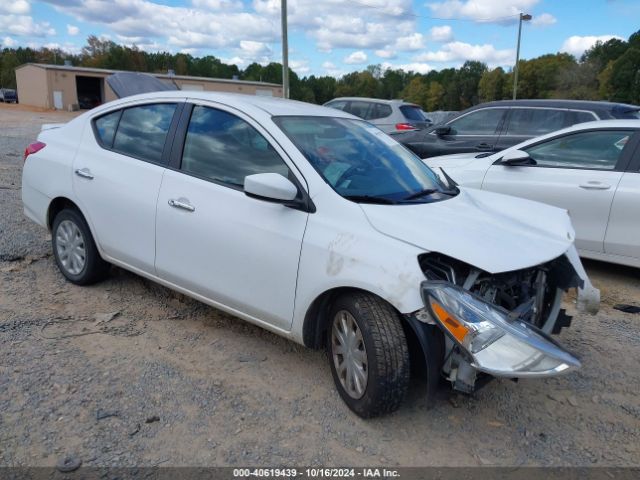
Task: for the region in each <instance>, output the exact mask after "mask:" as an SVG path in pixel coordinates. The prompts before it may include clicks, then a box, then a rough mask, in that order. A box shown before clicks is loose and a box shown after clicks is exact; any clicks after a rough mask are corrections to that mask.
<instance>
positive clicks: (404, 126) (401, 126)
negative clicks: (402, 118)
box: [396, 123, 417, 130]
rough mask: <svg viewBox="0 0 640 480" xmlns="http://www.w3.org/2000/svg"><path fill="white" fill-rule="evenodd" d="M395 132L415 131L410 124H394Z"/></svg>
mask: <svg viewBox="0 0 640 480" xmlns="http://www.w3.org/2000/svg"><path fill="white" fill-rule="evenodd" d="M396 130H417V129H416V127H414V126H413V125H411V124H410V123H396Z"/></svg>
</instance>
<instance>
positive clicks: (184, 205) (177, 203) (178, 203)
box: [168, 198, 196, 212]
mask: <svg viewBox="0 0 640 480" xmlns="http://www.w3.org/2000/svg"><path fill="white" fill-rule="evenodd" d="M168 203H169V205H170V206H172V207H173V208H181V209H182V210H186V211H187V212H195V210H196V207H194V206H193V205H191V204H190V203H189V200H187V199H186V198H179V199H178V200H174V199H173V198H170V199H169V202H168Z"/></svg>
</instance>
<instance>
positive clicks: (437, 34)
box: [429, 25, 453, 42]
mask: <svg viewBox="0 0 640 480" xmlns="http://www.w3.org/2000/svg"><path fill="white" fill-rule="evenodd" d="M429 38H430V39H431V40H433V41H434V42H450V41H451V40H453V29H452V28H451V27H450V26H449V25H442V26H439V27H433V28H432V29H431V30H429Z"/></svg>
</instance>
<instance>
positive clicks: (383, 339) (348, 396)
mask: <svg viewBox="0 0 640 480" xmlns="http://www.w3.org/2000/svg"><path fill="white" fill-rule="evenodd" d="M344 312H348V313H349V314H350V315H351V318H352V319H353V320H355V324H356V325H357V328H358V329H359V330H360V333H361V337H362V342H361V343H364V350H366V352H364V353H365V354H366V359H367V363H366V374H367V377H366V388H364V393H362V394H361V396H360V397H359V398H356V397H354V395H353V393H354V392H352V393H349V392H348V391H347V389H346V388H345V386H343V381H345V379H341V376H344V377H346V376H347V375H348V374H347V375H345V373H344V372H345V370H344V369H343V370H342V374H341V376H339V373H338V369H337V366H336V363H337V362H339V361H340V358H341V356H340V354H337V357H336V356H334V349H335V350H336V352H337V351H340V350H338V349H339V348H340V347H339V345H338V343H339V341H338V342H336V338H334V336H333V334H332V332H333V329H334V325H335V324H336V322H338V323H340V322H341V319H343V318H348V316H345V313H344ZM329 315H330V316H329V326H328V329H327V349H328V354H329V355H328V356H329V364H330V366H331V373H332V375H333V380H334V382H335V384H336V388H337V389H338V393H339V394H340V397H342V399H343V400H344V402H345V403H346V404H347V406H348V407H349V408H350V409H351V410H353V412H355V413H356V414H357V415H358V416H360V417H362V418H372V417H376V416H378V415H383V414H386V413H390V412H393V411H395V410H397V409H398V408H399V407H400V405H401V404H402V402H403V401H404V399H405V397H406V394H407V390H408V387H409V379H410V373H411V368H410V363H409V348H408V346H407V339H406V336H405V334H404V330H403V328H402V323H401V319H400V317H399V314H398V313H397V312H396V310H395V309H394V308H393V307H392V306H391V305H389V304H388V303H386V302H385V301H384V300H382V299H380V298H379V297H376V296H374V295H371V294H368V293H364V292H355V293H352V294H347V295H343V296H341V297H339V298H338V299H336V301H335V302H334V303H333V305H332V306H331V309H330V312H329ZM349 321H350V320H349ZM338 328H339V329H340V328H341V327H338ZM355 331H356V332H357V330H355ZM360 348H362V347H360ZM342 361H346V360H345V358H344V356H342ZM362 370H365V369H362ZM346 383H347V384H349V383H348V382H346ZM356 393H357V392H356Z"/></svg>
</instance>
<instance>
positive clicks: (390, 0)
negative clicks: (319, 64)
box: [253, 0, 416, 52]
mask: <svg viewBox="0 0 640 480" xmlns="http://www.w3.org/2000/svg"><path fill="white" fill-rule="evenodd" d="M280 3H281V2H280V0H253V7H254V8H255V10H256V12H257V13H259V14H261V15H263V16H266V17H269V18H271V19H272V21H273V22H278V24H279V21H280ZM366 3H367V5H368V6H370V7H373V8H368V7H366V6H363V4H359V3H356V2H345V1H344V0H323V1H321V2H319V1H317V0H289V2H288V10H287V12H288V21H289V26H290V28H291V29H299V30H302V31H304V32H305V33H306V34H307V35H308V36H309V37H310V38H312V39H314V40H315V42H316V46H317V48H318V49H319V50H320V51H323V52H330V51H332V50H333V49H335V48H372V49H381V48H385V47H386V46H388V45H392V44H393V43H394V42H395V40H396V38H398V37H399V36H400V37H405V36H408V35H412V34H413V33H415V31H416V22H415V19H414V18H412V17H411V16H408V15H407V13H411V12H412V8H413V2H412V0H368V1H367V2H366Z"/></svg>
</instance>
